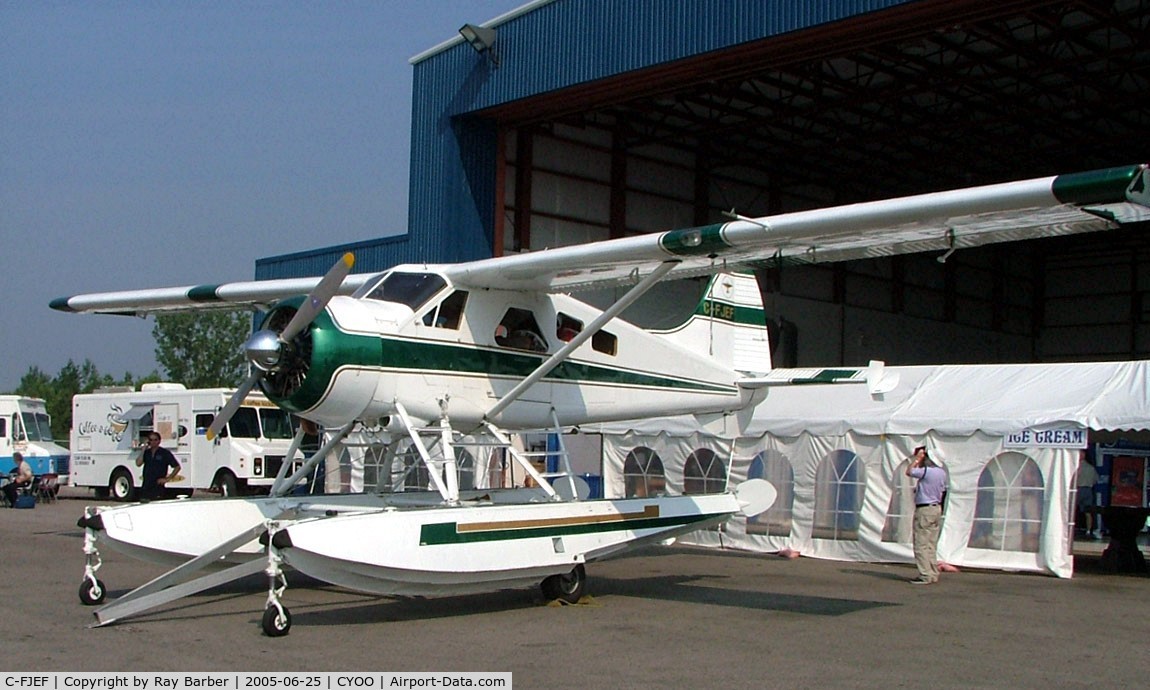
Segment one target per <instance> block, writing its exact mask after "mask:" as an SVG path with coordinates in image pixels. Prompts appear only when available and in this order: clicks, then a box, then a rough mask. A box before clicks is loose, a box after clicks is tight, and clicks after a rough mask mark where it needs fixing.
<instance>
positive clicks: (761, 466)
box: [747, 450, 795, 537]
mask: <svg viewBox="0 0 1150 690" xmlns="http://www.w3.org/2000/svg"><path fill="white" fill-rule="evenodd" d="M747 479H766V480H767V481H769V482H770V483H771V484H773V485H774V487H775V490H776V491H777V492H778V497H777V498H776V499H775V502H774V504H772V505H771V507H770V508H769V509H768V510H767V511H766V512H763V513H759V514H758V515H755V516H753V517H749V518H747V534H766V535H769V536H772V537H786V536H790V533H791V517H792V510H793V509H794V503H795V470H794V468H793V467H791V462H790V460H788V459H787V456H785V455H783V454H782V453H780V452H779V451H777V450H764V451H762V452H761V453H758V454H757V455H755V457H754V459H753V460H751V466H750V467H749V468H748V469H747Z"/></svg>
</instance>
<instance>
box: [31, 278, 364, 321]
mask: <svg viewBox="0 0 1150 690" xmlns="http://www.w3.org/2000/svg"><path fill="white" fill-rule="evenodd" d="M376 275H378V274H376V273H358V274H355V275H350V276H348V277H347V278H345V279H344V281H343V283H342V284H341V285H340V287H339V289H338V290H336V294H339V295H350V294H351V293H353V292H355V290H356V289H357V288H358V287H359V286H360V285H363V284H364V283H366V282H367V281H368V280H370V279H372V278H374V277H375V276H376ZM321 279H322V276H316V277H314V278H285V279H283V280H251V281H247V282H240V283H221V284H217V285H185V286H183V287H169V288H155V289H149V290H126V291H123V292H98V293H92V294H87V295H75V296H72V297H60V298H58V299H54V300H52V302H51V303H50V304H49V306H51V307H52V308H53V309H56V310H57V311H66V312H78V313H90V314H126V315H133V316H142V315H144V314H151V313H154V312H164V311H191V310H200V309H237V308H252V309H266V308H267V307H268V306H269V305H270V304H272V303H273V302H275V301H277V300H280V299H283V298H285V297H294V296H295V295H304V294H307V293H309V292H311V291H312V290H313V289H315V287H316V286H317V285H319V282H320V280H321Z"/></svg>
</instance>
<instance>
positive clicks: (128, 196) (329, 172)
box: [0, 0, 527, 392]
mask: <svg viewBox="0 0 1150 690" xmlns="http://www.w3.org/2000/svg"><path fill="white" fill-rule="evenodd" d="M526 1H527V0H424V1H422V2H412V1H411V0H374V1H371V2H367V1H360V0H350V1H344V2H339V3H320V2H313V3H303V2H234V3H233V2H164V3H131V2H100V3H89V2H0V26H3V27H4V30H3V36H2V38H0V392H3V391H8V390H11V389H12V388H14V387H15V386H16V385H17V384H18V383H19V380H20V377H21V376H22V375H23V374H24V373H25V372H26V371H27V370H28V369H29V367H31V366H38V367H40V368H41V369H42V370H44V371H45V372H46V373H48V374H49V375H54V374H55V373H56V372H57V371H59V369H60V367H62V366H63V365H64V363H65V362H67V361H68V360H69V359H72V360H74V361H76V362H77V363H80V362H82V361H83V360H84V359H91V360H92V361H93V362H94V363H95V364H96V366H97V367H98V368H99V370H100V371H101V372H104V373H110V374H113V375H115V376H120V375H122V374H123V373H124V372H125V371H130V372H132V373H134V374H145V373H148V372H150V371H151V370H152V369H154V368H156V363H155V358H154V356H153V349H154V342H153V340H152V336H151V327H152V322H151V321H150V320H147V321H145V320H142V319H135V318H131V317H112V316H97V315H69V314H59V313H56V312H53V311H51V310H49V309H48V302H49V301H50V300H51V299H53V298H55V297H60V296H63V295H69V294H75V293H79V292H93V291H104V290H120V289H135V288H145V287H162V286H170V285H185V284H196V283H214V282H226V281H232V280H249V279H251V277H252V275H253V271H254V265H255V260H256V259H257V258H260V257H263V256H270V255H275V254H283V253H287V252H294V251H301V250H305V249H311V248H314V247H320V246H327V245H331V244H338V243H342V242H353V241H359V240H365V239H369V238H373V237H381V236H387V235H394V234H397V233H402V232H404V231H405V230H406V227H407V186H408V167H409V160H410V155H409V139H410V126H411V122H410V120H411V74H412V67H411V65H410V64H409V62H408V60H409V59H410V58H411V57H412V56H414V55H417V54H419V53H422V52H423V51H425V50H427V49H429V48H432V47H434V46H436V45H438V44H440V43H442V42H444V41H447V40H449V39H452V38H454V37H456V36H457V35H458V33H457V32H458V29H459V27H460V26H462V25H463V24H464V23H468V22H470V23H476V24H478V23H483V22H486V21H488V20H490V19H493V18H495V17H498V16H500V15H502V14H504V13H506V12H508V11H510V10H513V9H515V8H517V7H519V6H521V5H523V4H526ZM238 345H239V344H238V343H237V347H238Z"/></svg>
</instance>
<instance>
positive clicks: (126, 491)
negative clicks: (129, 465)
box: [108, 467, 136, 501]
mask: <svg viewBox="0 0 1150 690" xmlns="http://www.w3.org/2000/svg"><path fill="white" fill-rule="evenodd" d="M108 492H109V493H111V494H112V498H113V499H115V500H117V501H131V500H133V499H134V498H135V497H136V487H135V485H134V484H133V483H132V473H131V472H129V471H128V470H126V469H124V468H123V467H117V468H116V471H115V472H112V480H111V481H110V482H108Z"/></svg>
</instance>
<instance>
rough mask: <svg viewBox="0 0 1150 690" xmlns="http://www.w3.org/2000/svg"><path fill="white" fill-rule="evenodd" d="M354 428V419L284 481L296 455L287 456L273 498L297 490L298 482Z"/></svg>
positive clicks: (273, 486) (274, 488)
mask: <svg viewBox="0 0 1150 690" xmlns="http://www.w3.org/2000/svg"><path fill="white" fill-rule="evenodd" d="M354 426H355V420H354V419H353V420H352V421H350V422H348V423H347V424H344V425H343V426H342V427H340V429H339V431H337V432H336V433H335V436H332V437H331V438H329V439H328V440H327V441H326V442H324V444H323V445H322V446H320V449H319V450H317V451H316V452H315V454H313V455H312V456H311V457H310V458H308V460H307V462H305V463H304V464H303V465H301V466H300V468H299V469H298V470H296V471H295V474H293V475H292V476H290V477H288V478H287V479H284V477H283V475H285V474H287V470H286V469H285V468H286V467H287V466H288V465H290V464H291V463H292V461H294V460H295V456H294V455H288V456H286V457H285V458H284V462H283V464H282V465H280V472H279V474H278V475H277V476H276V480H275V483H273V484H272V488H271V491H270V492H269V493H270V494H271V495H272V496H283V495H284V494H287V493H288V492H290V491H291V490H292V489H293V488H295V484H296V482H298V481H299V480H301V479H303V478H304V477H306V476H307V475H308V473H309V472H311V471H312V468H314V467H315V466H316V465H318V464H319V461H320V460H322V459H324V458H325V457H327V454H328V453H330V452H331V451H332V449H333V448H335V446H336V444H338V443H339V442H340V441H342V440H344V439H345V438H347V435H348V434H350V433H351V430H352V427H354ZM300 438H302V434H301V435H300ZM292 443H293V444H294V445H295V446H296V447H297V448H298V447H299V444H296V443H295V441H294V440H293V441H292Z"/></svg>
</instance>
